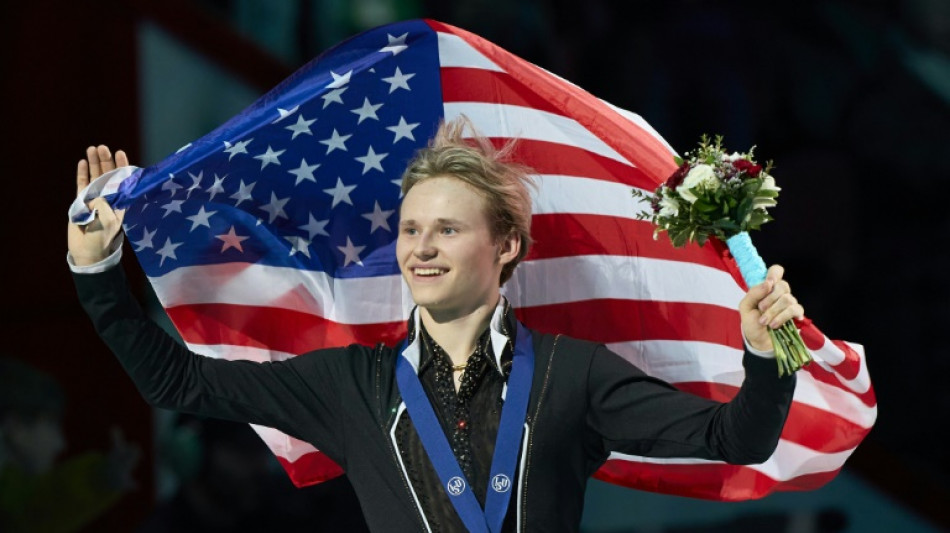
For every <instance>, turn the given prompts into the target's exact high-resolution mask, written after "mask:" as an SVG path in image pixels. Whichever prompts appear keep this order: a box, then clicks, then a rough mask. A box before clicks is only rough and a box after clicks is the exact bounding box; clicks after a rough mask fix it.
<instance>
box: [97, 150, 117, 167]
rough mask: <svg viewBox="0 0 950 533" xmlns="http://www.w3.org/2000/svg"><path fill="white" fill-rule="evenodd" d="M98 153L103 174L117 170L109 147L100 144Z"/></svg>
mask: <svg viewBox="0 0 950 533" xmlns="http://www.w3.org/2000/svg"><path fill="white" fill-rule="evenodd" d="M96 151H97V152H98V153H99V165H100V166H101V167H102V173H103V174H105V173H106V172H109V171H111V170H115V161H113V160H112V152H111V151H110V150H109V147H108V146H106V145H104V144H100V145H99V147H98V148H96Z"/></svg>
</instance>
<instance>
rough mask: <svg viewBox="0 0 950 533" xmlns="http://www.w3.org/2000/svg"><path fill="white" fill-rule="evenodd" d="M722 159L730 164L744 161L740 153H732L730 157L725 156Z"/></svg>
mask: <svg viewBox="0 0 950 533" xmlns="http://www.w3.org/2000/svg"><path fill="white" fill-rule="evenodd" d="M722 159H723V160H724V161H728V162H730V163H734V162H736V161H738V160H740V159H742V154H740V153H739V152H732V153H731V154H729V155H724V156H722Z"/></svg>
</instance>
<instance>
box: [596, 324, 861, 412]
mask: <svg viewBox="0 0 950 533" xmlns="http://www.w3.org/2000/svg"><path fill="white" fill-rule="evenodd" d="M607 348H609V349H610V350H612V351H613V352H615V353H616V354H617V355H619V356H621V357H623V358H624V359H626V360H627V361H630V362H631V363H633V364H634V365H636V366H637V367H638V368H640V369H641V370H643V371H644V372H646V373H647V374H649V375H651V376H656V377H658V378H660V379H662V380H664V381H668V382H670V383H696V382H705V383H721V384H723V385H732V386H734V387H740V386H742V380H743V378H744V376H745V373H744V372H743V370H742V352H741V351H739V350H736V349H734V348H730V347H728V346H721V345H718V344H713V343H707V342H697V341H669V340H649V341H630V342H616V343H610V344H608V345H607ZM794 400H795V401H796V402H799V403H803V404H806V405H810V406H812V407H815V408H816V409H821V410H822V411H828V412H830V413H834V414H836V415H838V416H840V417H841V418H844V419H846V420H848V421H849V422H852V423H854V424H855V425H858V426H860V427H863V428H870V427H871V426H872V425H873V424H874V420H875V418H876V414H875V413H876V412H877V408H876V407H868V406H867V405H865V404H864V403H863V402H862V401H861V400H860V399H859V398H858V397H856V396H854V395H853V394H851V393H849V392H848V391H846V390H843V389H841V388H839V387H835V386H834V385H829V384H827V383H822V382H820V381H817V380H815V378H813V377H812V376H811V374H809V373H808V372H799V373H798V383H797V384H796V386H795V397H794Z"/></svg>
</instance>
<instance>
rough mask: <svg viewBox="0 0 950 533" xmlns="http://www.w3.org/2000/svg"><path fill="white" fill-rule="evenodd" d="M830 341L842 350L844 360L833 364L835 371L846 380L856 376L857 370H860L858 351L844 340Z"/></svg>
mask: <svg viewBox="0 0 950 533" xmlns="http://www.w3.org/2000/svg"><path fill="white" fill-rule="evenodd" d="M831 343H832V344H834V345H835V346H837V347H838V349H839V350H841V351H842V352H844V361H841V362H840V363H838V364H837V365H835V366H834V369H835V372H837V373H838V374H840V375H841V377H843V378H844V379H847V380H852V379H854V378H856V377H858V372H860V371H861V356H859V355H858V352H856V351H854V349H853V348H851V347H850V346H848V344H847V343H846V342H843V341H836V340H832V341H831Z"/></svg>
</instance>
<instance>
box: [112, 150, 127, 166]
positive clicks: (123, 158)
mask: <svg viewBox="0 0 950 533" xmlns="http://www.w3.org/2000/svg"><path fill="white" fill-rule="evenodd" d="M115 165H116V167H127V166H129V156H127V155H126V154H125V151H123V150H116V152H115Z"/></svg>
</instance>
